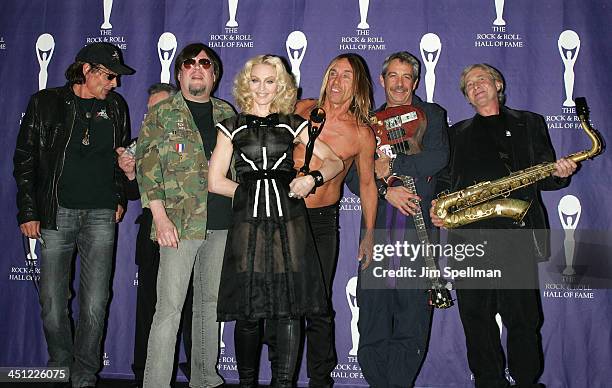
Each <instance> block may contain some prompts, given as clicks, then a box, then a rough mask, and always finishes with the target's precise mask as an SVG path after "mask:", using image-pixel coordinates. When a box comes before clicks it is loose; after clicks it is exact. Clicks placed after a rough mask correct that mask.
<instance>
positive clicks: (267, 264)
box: [208, 55, 344, 387]
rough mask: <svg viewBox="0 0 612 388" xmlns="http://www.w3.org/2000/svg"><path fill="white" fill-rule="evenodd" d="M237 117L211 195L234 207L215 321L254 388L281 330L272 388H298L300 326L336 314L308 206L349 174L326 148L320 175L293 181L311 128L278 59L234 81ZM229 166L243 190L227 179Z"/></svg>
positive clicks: (320, 150) (216, 161)
mask: <svg viewBox="0 0 612 388" xmlns="http://www.w3.org/2000/svg"><path fill="white" fill-rule="evenodd" d="M233 94H234V98H235V101H236V105H237V106H238V107H239V108H240V109H241V110H242V113H240V114H239V115H238V116H236V117H233V118H231V119H228V120H225V121H223V122H221V123H219V124H218V125H217V127H218V129H219V135H218V139H217V146H216V148H215V150H214V152H213V155H212V159H211V165H210V171H209V183H208V187H209V191H211V192H215V193H219V194H222V195H226V196H228V197H232V198H233V221H232V226H231V229H230V231H229V234H228V239H227V245H226V249H225V257H224V262H223V270H222V273H221V283H220V287H219V300H218V307H217V313H218V314H217V315H218V318H219V320H220V321H232V320H236V328H235V330H234V342H235V347H236V361H237V364H238V374H239V376H240V385H241V386H244V387H255V386H257V381H258V378H257V372H258V367H259V352H260V343H261V334H262V327H261V325H262V324H263V322H264V321H265V324H266V326H269V325H274V326H275V328H276V337H277V339H276V341H277V343H278V348H277V349H276V357H275V361H274V362H273V365H272V377H273V380H274V382H275V386H278V387H290V386H293V384H294V377H295V376H294V375H295V370H296V366H297V358H298V350H299V345H300V336H301V333H300V318H301V317H302V316H304V315H327V314H329V313H330V309H329V305H328V302H327V297H326V295H325V287H324V283H323V276H322V273H321V267H320V264H319V260H318V257H317V255H316V253H315V252H306V251H305V248H306V243H307V242H308V241H309V240H311V239H312V238H313V237H312V234H311V232H310V228H309V226H308V219H307V214H306V207H305V204H304V201H303V198H304V197H306V196H307V195H308V194H309V193H310V192H311V191H312V190H313V189H314V188H315V187H318V186H321V185H322V184H323V183H324V182H326V181H327V180H329V179H331V178H333V177H334V176H336V175H337V174H338V173H339V172H340V171H342V169H343V168H344V165H343V162H342V160H340V159H339V158H338V157H337V156H336V155H335V154H334V153H333V152H332V151H331V149H330V148H329V147H328V146H327V145H326V144H325V143H323V142H319V141H317V142H316V143H315V147H314V154H315V155H316V156H317V157H318V158H320V159H321V160H323V165H322V166H321V168H320V169H319V170H316V171H312V172H311V173H310V174H309V175H305V176H300V177H296V174H295V169H294V162H293V148H294V146H295V145H296V144H297V143H299V142H301V143H303V144H306V143H307V142H308V134H307V132H308V131H305V130H304V128H306V127H307V122H306V121H304V119H302V118H301V117H299V116H297V115H293V114H291V112H292V111H293V108H294V104H295V100H296V94H297V88H296V86H295V83H294V81H293V78H292V77H291V76H290V75H289V73H288V72H287V70H286V68H285V66H284V64H283V62H282V61H281V59H280V58H278V57H275V56H270V55H260V56H257V57H254V58H252V59H250V60H249V61H248V62H247V63H246V64H245V66H244V67H243V69H242V70H241V71H240V73H239V74H238V75H237V76H236V79H235V81H234V88H233ZM232 156H233V157H234V160H235V168H236V173H237V176H238V182H234V181H232V180H230V179H228V178H227V172H228V169H229V167H230V163H231V160H232Z"/></svg>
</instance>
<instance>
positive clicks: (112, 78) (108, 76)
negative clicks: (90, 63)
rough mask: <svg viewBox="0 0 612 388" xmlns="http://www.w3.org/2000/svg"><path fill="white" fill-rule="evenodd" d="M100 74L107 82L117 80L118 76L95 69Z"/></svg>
mask: <svg viewBox="0 0 612 388" xmlns="http://www.w3.org/2000/svg"><path fill="white" fill-rule="evenodd" d="M97 70H98V71H99V72H100V73H103V74H104V75H105V76H106V79H107V80H109V81H112V80H114V79H115V78H119V74H113V73H109V72H107V71H104V70H103V69H101V68H99V67H98V69H97Z"/></svg>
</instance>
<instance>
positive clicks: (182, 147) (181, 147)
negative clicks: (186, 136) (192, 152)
mask: <svg viewBox="0 0 612 388" xmlns="http://www.w3.org/2000/svg"><path fill="white" fill-rule="evenodd" d="M174 149H176V152H178V153H182V152H184V151H185V144H182V143H176V144H175V145H174Z"/></svg>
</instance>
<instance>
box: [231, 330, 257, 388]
mask: <svg viewBox="0 0 612 388" xmlns="http://www.w3.org/2000/svg"><path fill="white" fill-rule="evenodd" d="M261 331H262V330H261V324H260V321H259V320H256V321H236V327H235V328H234V348H235V349H236V364H237V367H238V377H239V378H240V387H243V388H255V387H257V383H258V372H259V356H260V354H261Z"/></svg>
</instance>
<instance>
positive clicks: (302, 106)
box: [295, 98, 317, 118]
mask: <svg viewBox="0 0 612 388" xmlns="http://www.w3.org/2000/svg"><path fill="white" fill-rule="evenodd" d="M316 105H317V100H315V99H313V98H309V99H307V100H300V101H298V102H297V103H296V104H295V114H297V115H300V116H302V117H304V118H308V117H310V111H311V110H312V109H313V108H314V107H315V106H316Z"/></svg>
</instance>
